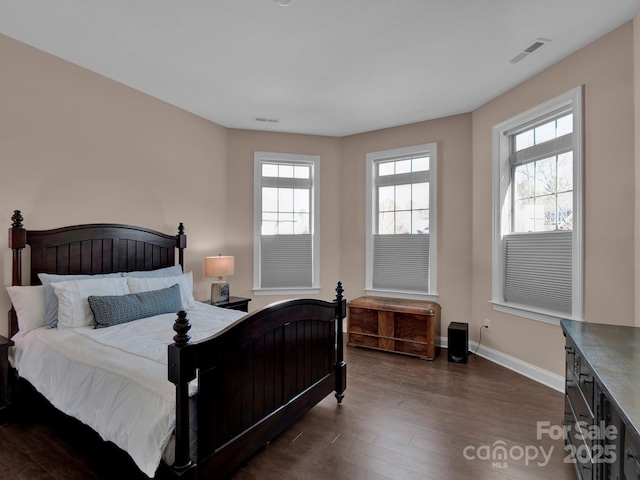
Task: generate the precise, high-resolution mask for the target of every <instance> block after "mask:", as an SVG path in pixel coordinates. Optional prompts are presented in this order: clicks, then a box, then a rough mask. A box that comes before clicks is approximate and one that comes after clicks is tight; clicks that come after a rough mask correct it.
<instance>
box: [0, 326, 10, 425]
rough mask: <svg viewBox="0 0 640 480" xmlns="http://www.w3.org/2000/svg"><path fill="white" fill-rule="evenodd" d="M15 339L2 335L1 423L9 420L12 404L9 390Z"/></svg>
mask: <svg viewBox="0 0 640 480" xmlns="http://www.w3.org/2000/svg"><path fill="white" fill-rule="evenodd" d="M11 346H13V341H11V340H9V339H8V338H6V337H3V336H2V335H0V425H4V424H5V423H6V422H7V417H8V415H7V413H8V409H9V405H10V404H11V395H10V390H9V347H11Z"/></svg>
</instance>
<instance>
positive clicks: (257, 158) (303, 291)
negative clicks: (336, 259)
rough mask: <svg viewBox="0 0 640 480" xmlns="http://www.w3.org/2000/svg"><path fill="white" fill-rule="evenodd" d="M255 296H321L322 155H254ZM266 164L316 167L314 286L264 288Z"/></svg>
mask: <svg viewBox="0 0 640 480" xmlns="http://www.w3.org/2000/svg"><path fill="white" fill-rule="evenodd" d="M253 162H254V168H253V175H254V176H253V185H254V195H253V198H254V201H253V293H254V294H255V295H258V296H260V295H294V296H299V295H314V294H319V293H320V156H319V155H302V154H291V153H272V152H254V154H253ZM264 162H274V163H297V164H299V163H306V164H308V165H310V166H312V169H311V170H312V185H313V187H312V188H313V195H312V200H311V202H312V204H311V228H312V229H313V232H312V234H313V286H312V287H309V288H307V287H305V288H295V287H287V288H261V287H260V238H261V236H262V225H261V217H262V215H261V213H262V195H261V194H260V179H261V177H262V169H261V168H260V167H261V165H262V163H264Z"/></svg>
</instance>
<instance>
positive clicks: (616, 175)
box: [0, 20, 640, 375]
mask: <svg viewBox="0 0 640 480" xmlns="http://www.w3.org/2000/svg"><path fill="white" fill-rule="evenodd" d="M635 23H636V24H637V20H636V22H635ZM637 38H638V35H637V34H636V36H635V37H634V24H633V23H629V24H627V25H624V26H623V27H621V28H619V29H617V30H616V31H614V32H612V33H611V34H609V35H607V36H605V37H603V38H602V39H600V40H598V41H596V42H594V43H593V44H591V45H589V46H587V47H586V48H584V49H582V50H580V51H579V52H577V53H575V54H574V55H572V56H570V57H568V58H566V59H565V60H563V61H561V62H559V63H558V64H557V65H555V66H553V67H552V68H550V69H548V70H546V71H544V72H542V73H540V74H539V75H537V76H536V77H534V78H532V79H531V80H529V81H527V82H525V83H523V84H522V85H519V86H518V87H516V88H514V89H513V90H511V91H509V92H507V93H505V94H504V95H501V96H500V97H498V98H496V99H495V100H493V101H491V102H489V103H488V104H486V105H484V106H483V107H481V108H479V109H477V110H476V111H474V112H472V113H469V114H465V115H458V116H452V117H447V118H442V119H438V120H433V121H427V122H421V123H417V124H412V125H406V126H401V127H397V128H390V129H385V130H381V131H376V132H370V133H366V134H362V135H354V136H350V137H345V138H333V137H320V136H310V135H294V134H281V133H266V132H256V131H247V130H228V129H225V128H222V127H220V126H218V125H215V124H213V123H211V122H208V121H205V120H203V119H201V118H198V117H196V116H193V115H191V114H188V113H186V112H184V111H181V110H179V109H177V108H174V107H172V106H170V105H167V104H166V103H163V102H160V101H158V100H155V99H153V98H150V97H148V96H146V95H144V94H142V93H140V92H137V91H134V90H132V89H129V88H127V87H125V86H122V85H119V84H117V83H115V82H112V81H110V80H107V79H105V78H103V77H101V76H99V75H96V74H94V73H91V72H88V71H86V70H83V69H81V68H78V67H76V66H74V65H71V64H69V63H67V62H64V61H62V60H60V59H57V58H55V57H52V56H49V55H46V54H44V53H42V52H39V51H37V50H34V49H31V48H29V47H27V46H25V45H22V44H20V43H19V42H16V41H13V40H11V39H8V38H6V37H2V36H0V66H1V68H0V105H2V108H1V109H0V168H1V172H2V174H1V175H0V199H1V201H0V205H2V209H0V229H2V228H5V227H3V225H5V226H6V227H8V226H9V225H10V216H11V213H12V211H13V210H14V209H21V210H22V211H23V213H24V216H25V225H26V227H27V228H48V227H54V226H60V225H61V224H74V223H82V222H95V221H101V222H118V223H132V224H140V225H146V226H149V227H151V228H156V229H159V230H162V231H171V230H173V229H174V228H175V226H176V225H177V223H178V222H180V221H182V222H184V223H185V226H186V229H187V234H188V235H189V248H188V250H187V266H186V267H187V269H189V270H193V271H194V274H195V279H196V286H195V290H196V291H195V294H196V297H197V298H207V296H208V294H209V283H210V279H206V278H204V276H203V267H202V263H203V261H202V259H203V257H204V256H205V255H209V254H217V253H226V254H232V255H235V256H236V263H237V266H236V274H235V275H234V276H233V277H230V279H229V280H230V283H231V291H232V294H234V295H238V296H249V297H252V299H253V300H252V302H251V304H250V307H251V308H252V309H255V308H257V307H259V306H262V305H264V304H266V303H270V302H271V301H274V300H280V299H281V298H279V297H257V296H255V295H253V292H252V290H251V289H252V284H253V277H252V265H253V246H252V245H253V244H252V241H253V152H254V151H256V150H262V151H274V152H282V153H301V154H312V155H320V157H321V285H322V291H321V293H320V295H319V296H320V297H321V298H331V297H332V296H333V288H334V283H335V281H336V280H338V279H340V280H342V281H343V282H344V284H345V288H346V295H347V297H348V298H355V297H357V296H359V295H362V294H363V293H364V284H365V280H364V263H365V253H364V236H365V175H364V172H365V156H366V154H367V153H368V152H373V151H379V150H386V149H391V148H396V147H402V146H407V145H415V144H420V143H427V142H437V143H438V162H439V163H438V222H439V229H438V291H439V294H440V296H439V299H438V300H439V302H440V303H441V304H442V306H443V320H442V322H443V325H442V326H443V327H446V325H448V323H449V322H450V321H468V322H470V327H471V332H470V333H471V339H472V340H476V341H477V340H478V332H479V329H480V326H481V324H482V322H483V319H485V318H490V319H491V320H492V331H491V332H490V333H488V334H486V335H484V336H483V339H482V343H483V345H486V346H488V347H490V348H493V349H495V350H497V351H499V352H502V353H505V354H508V355H511V356H513V357H515V358H517V359H520V360H522V361H524V362H528V363H530V364H532V365H534V366H537V367H539V368H542V369H545V370H548V371H550V372H553V373H556V374H558V375H562V374H563V351H564V349H563V338H562V334H561V332H560V329H559V327H556V326H551V325H547V324H543V323H540V322H535V321H532V320H527V319H523V318H520V317H515V316H510V315H506V314H500V313H497V312H494V311H493V309H492V308H491V306H490V305H489V303H488V301H489V299H490V298H491V291H490V288H491V232H492V225H491V211H492V207H491V199H492V193H491V188H492V182H491V170H492V163H491V129H492V127H493V125H495V124H497V123H499V122H501V121H503V120H505V119H508V118H510V117H511V116H513V115H516V114H518V113H520V112H522V111H524V110H527V109H529V108H531V107H533V106H536V105H538V104H540V103H542V102H544V101H546V100H549V99H551V98H553V97H554V96H556V95H558V94H561V93H563V92H566V91H567V90H570V89H571V88H574V87H576V86H578V85H584V86H585V126H586V135H585V137H586V144H585V179H586V180H585V210H586V226H585V251H586V262H585V270H586V285H585V315H586V318H587V320H588V321H592V322H604V323H618V324H632V323H633V319H634V293H635V290H636V287H635V286H634V275H635V271H634V263H635V262H636V260H635V257H634V242H635V238H637V237H638V235H635V226H634V219H635V215H636V210H634V207H635V202H636V201H638V202H640V200H636V199H637V198H640V194H636V190H637V189H638V188H637V187H636V185H638V183H639V182H636V181H635V175H636V171H635V163H636V160H635V159H636V156H637V155H636V151H637V150H635V142H636V139H638V138H640V135H634V115H636V116H637V114H636V112H637V111H640V106H638V105H640V101H638V100H636V103H635V106H634V100H633V99H634V98H635V97H634V64H635V65H636V68H638V67H637V65H639V64H640V62H639V61H637V60H636V61H635V63H634V59H635V58H637V56H638V52H637V51H640V48H637V49H636V50H637V51H636V53H635V57H634V46H636V45H638V44H639V41H638V40H637ZM525 61H526V60H525ZM514 68H515V67H514ZM638 161H639V162H640V160H638ZM78 199H82V200H80V201H79V200H78ZM639 248H640V247H639ZM0 269H1V270H2V275H3V277H4V284H5V285H9V284H10V282H11V278H10V277H11V266H10V252H9V251H8V250H5V252H4V253H3V254H1V255H0ZM8 308H9V300H8V297H7V295H6V294H2V295H0V310H3V311H6V310H8ZM5 332H6V325H5V322H3V321H0V334H2V333H5ZM443 335H446V330H445V331H443Z"/></svg>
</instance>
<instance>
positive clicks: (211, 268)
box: [204, 255, 235, 305]
mask: <svg viewBox="0 0 640 480" xmlns="http://www.w3.org/2000/svg"><path fill="white" fill-rule="evenodd" d="M234 267H235V258H234V257H232V256H228V255H218V256H217V257H205V259H204V274H205V276H207V277H218V280H217V281H215V282H213V283H212V284H211V304H212V305H214V304H216V303H221V302H228V301H229V284H228V283H227V282H225V281H224V280H222V277H226V276H229V275H233V272H234Z"/></svg>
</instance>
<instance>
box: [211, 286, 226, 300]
mask: <svg viewBox="0 0 640 480" xmlns="http://www.w3.org/2000/svg"><path fill="white" fill-rule="evenodd" d="M228 301H229V284H228V283H227V282H213V283H212V284H211V305H214V304H216V303H220V302H228Z"/></svg>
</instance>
